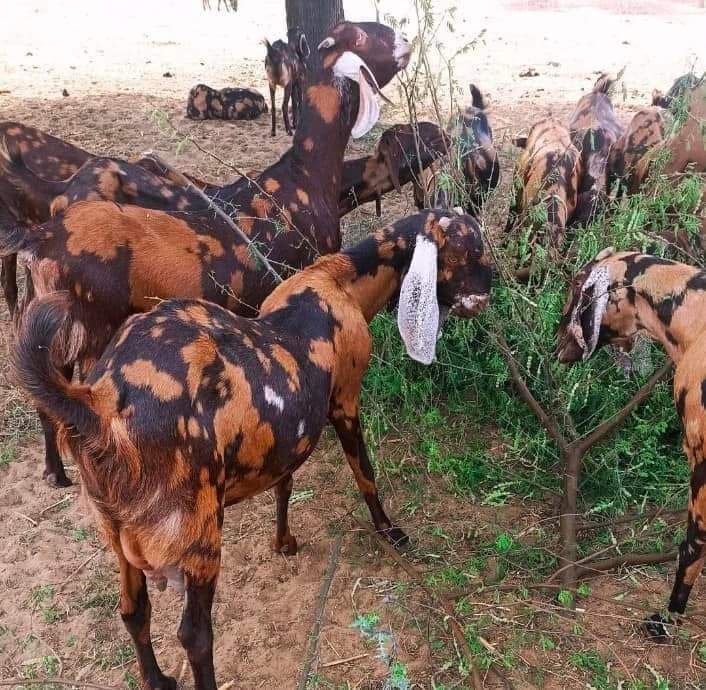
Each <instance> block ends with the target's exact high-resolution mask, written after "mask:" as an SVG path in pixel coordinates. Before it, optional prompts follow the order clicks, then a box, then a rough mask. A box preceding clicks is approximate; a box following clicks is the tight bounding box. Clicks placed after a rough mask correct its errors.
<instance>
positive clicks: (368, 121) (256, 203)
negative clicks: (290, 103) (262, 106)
mask: <svg viewBox="0 0 706 690" xmlns="http://www.w3.org/2000/svg"><path fill="white" fill-rule="evenodd" d="M409 55H410V47H409V44H408V43H407V42H406V41H405V40H404V38H403V37H402V36H401V34H398V33H397V32H395V31H393V30H392V29H391V28H389V27H386V26H383V25H382V24H377V23H374V22H367V23H361V24H354V23H351V22H341V23H340V24H338V25H337V26H335V27H334V28H333V29H332V31H331V34H330V36H329V37H327V38H326V39H325V41H324V42H323V43H322V45H321V46H320V47H319V50H318V51H317V54H316V55H314V56H312V58H315V59H314V60H312V63H313V64H312V69H311V70H310V76H311V80H310V82H308V84H307V85H306V88H305V90H304V98H303V116H302V119H301V122H300V126H299V127H298V128H297V131H296V134H295V137H294V145H293V146H292V148H291V149H290V150H289V151H287V152H286V153H285V154H284V155H283V156H282V158H281V159H280V160H279V161H278V162H277V163H275V164H274V165H272V166H270V167H269V168H268V169H267V170H265V171H264V172H263V173H262V174H261V175H259V176H258V177H257V178H256V179H255V181H254V184H252V185H246V186H244V187H240V186H238V183H235V187H234V191H233V196H232V198H228V199H226V198H223V196H222V195H221V203H222V204H223V205H224V206H227V207H228V208H230V209H235V211H234V212H233V217H234V220H235V222H236V223H238V225H239V226H240V228H241V229H242V230H243V232H244V233H246V234H247V235H249V237H250V238H251V239H252V241H254V242H257V243H258V245H259V246H260V247H261V248H262V250H263V251H264V253H265V254H266V255H267V257H268V259H269V261H270V262H271V264H272V265H274V266H275V267H276V270H277V271H279V272H280V273H281V274H283V275H284V276H286V275H288V274H290V273H291V272H294V271H295V270H297V269H300V268H302V267H304V266H307V265H309V264H310V263H312V262H313V261H314V260H315V259H316V258H317V257H318V256H319V255H320V254H329V253H333V252H336V251H338V249H339V248H340V245H341V235H340V229H339V216H338V198H339V191H338V190H339V188H340V180H341V173H342V168H343V153H344V151H345V148H346V144H347V143H348V139H349V137H350V135H351V132H352V133H353V134H354V135H362V134H363V133H365V132H367V131H368V130H369V129H370V128H371V127H372V126H373V125H374V124H375V121H376V119H377V115H378V112H379V105H378V103H377V87H378V85H383V86H384V85H385V84H387V83H388V82H389V81H390V80H391V79H392V77H393V76H394V75H395V74H396V72H397V71H398V70H400V69H402V68H404V67H405V66H406V65H407V62H408V60H409ZM366 75H367V76H366ZM372 84H375V86H372ZM17 252H22V253H23V255H24V257H25V258H26V259H27V261H28V266H29V269H30V272H31V276H32V281H33V283H34V286H35V290H36V293H37V295H44V294H46V293H48V292H52V291H55V290H67V291H68V292H69V293H70V294H71V296H72V307H71V316H72V319H73V322H74V327H73V330H72V337H71V339H70V341H71V342H70V343H68V342H67V343H66V347H65V349H64V353H65V355H66V358H65V361H64V362H63V364H64V365H65V366H66V367H71V366H72V365H73V364H74V363H78V364H79V365H80V369H81V370H82V371H84V372H85V371H86V370H87V369H88V368H89V367H90V365H91V363H92V362H93V361H95V360H96V359H97V358H98V357H99V356H100V354H101V353H102V352H103V350H104V348H105V346H106V345H107V343H108V341H109V340H110V338H111V337H112V336H113V334H114V333H115V331H116V330H117V328H118V327H119V326H120V325H121V324H122V323H123V321H124V320H125V319H126V318H127V317H128V316H129V315H130V314H133V313H135V312H140V311H147V310H149V309H151V308H152V307H153V306H154V305H155V303H156V302H157V301H158V300H160V299H170V298H174V297H185V298H203V299H207V300H209V301H211V302H215V303H216V304H220V305H222V306H225V307H226V308H228V309H231V310H233V311H235V312H237V313H240V314H244V315H247V316H252V315H255V314H256V313H257V311H258V309H259V307H260V305H261V304H262V301H263V300H264V299H265V297H267V295H268V294H269V293H270V292H271V291H272V290H273V288H274V287H275V285H276V281H275V279H274V278H273V276H272V275H271V274H270V273H269V272H268V271H267V270H266V267H265V266H264V265H263V264H262V262H259V261H258V260H257V259H256V257H255V255H254V254H253V253H252V252H251V250H250V248H249V247H248V244H247V243H246V242H244V241H243V240H242V239H241V238H240V237H239V236H238V235H237V234H235V233H234V232H233V229H232V227H231V226H230V225H229V224H228V223H226V222H225V221H224V220H222V219H221V218H220V217H218V216H217V215H214V213H213V212H212V211H210V210H209V211H204V212H202V213H198V212H195V211H176V210H172V211H168V212H166V211H155V210H151V209H145V208H140V207H138V206H133V205H126V206H119V205H117V204H115V203H112V202H111V203H109V202H102V201H91V202H86V201H83V202H79V203H76V204H72V205H71V206H69V207H68V208H67V209H66V211H65V212H64V213H61V214H59V215H58V216H56V218H54V219H53V220H51V221H49V222H47V223H44V224H42V225H39V226H37V227H36V228H33V229H32V231H31V232H28V231H27V230H26V228H23V227H17V228H15V229H14V230H13V231H11V232H7V233H4V237H3V236H2V235H0V255H3V254H9V253H17ZM44 432H45V441H46V449H47V455H46V466H45V471H44V475H45V477H46V478H47V479H48V481H49V482H50V483H57V484H60V485H62V486H66V485H68V484H70V480H69V478H68V477H67V476H66V473H65V471H64V467H63V464H62V463H61V459H60V457H59V455H58V452H57V451H56V444H55V443H54V439H53V431H52V427H51V425H50V424H49V425H45V426H44Z"/></svg>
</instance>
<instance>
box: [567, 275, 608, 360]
mask: <svg viewBox="0 0 706 690" xmlns="http://www.w3.org/2000/svg"><path fill="white" fill-rule="evenodd" d="M609 285H610V275H609V273H608V267H607V266H596V267H595V268H594V269H593V270H592V271H591V273H590V275H589V276H588V278H586V281H585V282H584V284H583V287H582V288H581V293H582V295H581V299H579V300H578V301H577V303H576V306H575V307H574V311H573V313H572V314H571V322H570V323H569V327H568V329H569V332H570V333H571V334H572V335H573V337H574V338H575V339H576V342H577V343H578V344H579V346H580V347H581V349H582V350H583V360H584V361H585V360H587V359H588V358H589V357H590V356H591V355H592V354H593V352H594V351H595V349H596V345H598V336H599V334H600V332H601V322H602V321H603V315H604V314H605V310H606V308H607V306H608V297H609V295H608V288H609ZM591 288H593V290H592V297H591V302H590V304H589V305H588V307H587V309H588V313H587V314H583V313H582V312H581V306H582V303H583V294H584V293H586V292H587V291H588V290H589V289H591Z"/></svg>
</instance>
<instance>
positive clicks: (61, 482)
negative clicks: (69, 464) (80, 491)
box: [42, 470, 73, 489]
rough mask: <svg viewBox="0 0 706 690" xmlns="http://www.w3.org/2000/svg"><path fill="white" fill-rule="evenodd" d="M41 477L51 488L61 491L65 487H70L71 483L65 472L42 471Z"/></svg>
mask: <svg viewBox="0 0 706 690" xmlns="http://www.w3.org/2000/svg"><path fill="white" fill-rule="evenodd" d="M42 477H43V478H44V479H45V480H46V482H47V484H49V486H53V487H54V488H57V489H63V488H66V487H67V486H71V485H72V484H73V482H72V481H71V480H70V479H69V478H68V477H67V476H66V473H65V472H63V471H62V472H49V471H48V470H44V473H43V474H42Z"/></svg>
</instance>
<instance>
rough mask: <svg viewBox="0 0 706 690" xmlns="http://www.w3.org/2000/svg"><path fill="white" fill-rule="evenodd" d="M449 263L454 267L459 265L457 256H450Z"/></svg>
mask: <svg viewBox="0 0 706 690" xmlns="http://www.w3.org/2000/svg"><path fill="white" fill-rule="evenodd" d="M448 261H449V263H450V264H452V265H453V264H457V263H458V259H457V258H456V257H455V256H450V257H449V259H448Z"/></svg>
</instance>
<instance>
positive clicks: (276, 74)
mask: <svg viewBox="0 0 706 690" xmlns="http://www.w3.org/2000/svg"><path fill="white" fill-rule="evenodd" d="M264 43H265V48H266V49H267V55H266V57H265V72H266V74H267V83H268V84H269V86H270V109H271V111H272V131H271V132H270V134H271V135H272V136H275V134H276V133H277V111H276V110H275V91H276V90H277V87H278V86H281V87H282V89H283V91H284V96H283V97H282V120H283V121H284V129H285V131H286V132H287V134H289V135H290V136H291V134H292V129H296V128H297V124H298V122H299V117H300V115H301V109H302V88H301V79H302V76H303V72H304V70H305V63H306V59H307V58H308V57H309V46H308V44H307V42H306V37H305V36H304V33H303V32H302V31H300V30H298V29H292V30H291V31H290V32H289V36H288V40H287V42H286V43H285V42H284V41H281V40H277V41H275V42H274V43H270V42H269V41H268V40H267V39H265V41H264ZM290 98H291V100H292V124H291V125H290V124H289V100H290Z"/></svg>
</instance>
